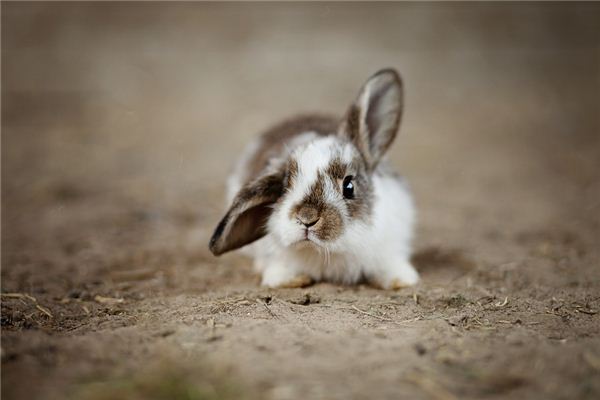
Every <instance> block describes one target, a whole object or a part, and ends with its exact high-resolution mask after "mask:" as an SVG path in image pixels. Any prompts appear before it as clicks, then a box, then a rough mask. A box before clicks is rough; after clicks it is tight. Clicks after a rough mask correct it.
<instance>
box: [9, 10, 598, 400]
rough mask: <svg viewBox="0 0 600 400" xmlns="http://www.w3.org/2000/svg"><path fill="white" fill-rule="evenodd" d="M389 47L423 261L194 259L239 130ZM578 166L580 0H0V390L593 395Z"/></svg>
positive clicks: (334, 108) (121, 394)
mask: <svg viewBox="0 0 600 400" xmlns="http://www.w3.org/2000/svg"><path fill="white" fill-rule="evenodd" d="M386 66H394V67H396V68H398V69H399V70H400V71H401V73H402V75H403V78H404V81H405V85H406V109H405V118H404V121H403V124H402V127H401V134H400V136H399V138H398V140H397V142H396V143H395V145H394V147H393V150H392V154H391V161H392V162H393V164H394V165H395V166H396V167H397V168H398V169H399V170H400V171H401V172H402V173H403V175H405V176H406V178H407V179H408V181H409V182H410V184H411V187H412V190H413V193H414V196H415V199H416V204H417V206H418V210H419V224H418V230H417V238H416V242H415V254H414V262H415V264H416V266H417V268H418V269H419V271H420V272H421V274H422V283H420V284H419V285H418V286H416V287H414V288H409V289H403V290H400V291H382V290H377V289H374V288H370V287H368V286H364V285H363V286H357V287H343V286H336V285H331V284H317V285H315V286H312V287H309V288H305V289H281V290H268V289H264V288H261V287H259V286H258V277H257V276H256V275H255V274H254V273H253V271H252V269H251V266H250V264H251V262H250V260H249V259H247V258H244V257H243V256H241V255H239V254H235V253H234V254H228V255H226V256H223V257H221V258H215V257H213V256H212V255H211V254H210V253H209V251H208V249H207V243H208V239H209V237H210V234H211V233H212V229H213V228H214V226H215V225H216V222H217V221H218V219H219V218H220V216H221V212H222V211H223V209H224V208H225V204H223V191H224V182H225V179H226V176H227V174H228V172H229V170H230V168H231V166H232V162H233V161H234V160H235V158H236V155H237V154H239V152H240V151H241V150H242V149H243V147H244V145H245V144H247V143H248V142H249V141H250V140H251V139H252V138H253V137H254V136H255V135H256V134H257V133H259V132H260V131H261V130H263V129H265V128H266V127H268V125H269V124H271V123H273V122H275V121H277V120H278V119H280V118H283V117H286V116H288V115H290V114H293V113H296V112H300V111H312V110H316V111H331V112H338V113H341V112H343V111H344V110H345V108H346V106H347V105H348V103H349V101H350V100H351V99H352V98H353V97H354V95H355V94H356V91H357V90H358V88H359V86H360V84H361V83H362V82H363V80H364V79H366V77H367V76H369V75H370V74H371V73H373V72H374V71H376V70H377V69H379V68H381V67H386ZM599 171H600V4H598V3H595V4H594V3H587V4H573V3H571V4H554V3H553V4H452V5H445V4H438V3H435V4H413V3H405V4H371V5H364V4H252V3H250V4H166V3H154V4H101V5H98V4H92V3H82V4H59V3H54V4H26V3H18V4H16V3H6V2H2V398H3V399H7V400H8V399H64V398H72V399H94V400H95V399H118V398H127V399H234V398H235V399H237V398H250V399H274V400H277V399H299V398H314V399H362V398H377V399H398V398H407V399H437V400H452V399H475V398H490V399H493V398H514V399H524V398H534V399H550V398H553V399H586V398H587V399H597V398H600V217H599V216H600V173H599Z"/></svg>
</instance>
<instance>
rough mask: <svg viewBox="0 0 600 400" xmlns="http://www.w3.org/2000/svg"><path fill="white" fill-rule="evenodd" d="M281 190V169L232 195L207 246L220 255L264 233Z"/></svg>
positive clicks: (250, 241)
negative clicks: (228, 207)
mask: <svg viewBox="0 0 600 400" xmlns="http://www.w3.org/2000/svg"><path fill="white" fill-rule="evenodd" d="M282 194H283V172H276V173H273V174H270V175H265V176H263V177H260V178H258V179H256V180H254V181H252V182H250V183H248V184H247V185H246V186H244V187H243V188H242V189H241V190H240V191H239V192H238V194H237V195H236V197H235V199H233V204H232V205H231V208H230V209H229V211H227V214H225V216H224V217H223V219H222V220H221V222H219V225H218V226H217V228H216V229H215V232H214V233H213V235H212V238H211V239H210V243H209V245H208V247H209V248H210V251H211V252H212V253H213V254H214V255H215V256H218V255H221V254H223V253H226V252H228V251H230V250H235V249H237V248H240V247H242V246H245V245H247V244H249V243H252V242H254V241H255V240H257V239H260V238H261V237H263V236H264V235H266V233H267V231H266V224H267V220H268V218H269V216H270V215H271V213H272V211H273V208H272V205H273V203H275V202H276V201H277V199H278V198H279V197H280V196H281V195H282Z"/></svg>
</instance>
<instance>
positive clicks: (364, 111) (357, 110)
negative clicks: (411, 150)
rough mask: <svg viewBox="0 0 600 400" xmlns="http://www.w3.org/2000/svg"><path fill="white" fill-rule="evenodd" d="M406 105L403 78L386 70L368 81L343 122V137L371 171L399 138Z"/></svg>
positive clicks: (341, 132) (341, 131) (392, 71)
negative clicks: (397, 135)
mask: <svg viewBox="0 0 600 400" xmlns="http://www.w3.org/2000/svg"><path fill="white" fill-rule="evenodd" d="M402 101H403V90H402V80H401V79H400V75H398V73H397V72H396V71H395V70H393V69H383V70H381V71H379V72H377V73H376V74H375V75H373V76H371V77H370V78H369V80H367V82H366V83H365V85H364V86H363V87H362V89H361V91H360V93H359V95H358V97H357V99H356V100H355V102H354V103H353V104H352V105H351V106H350V109H349V110H348V113H347V115H346V117H345V119H344V121H342V124H341V126H340V134H341V135H343V136H345V137H347V138H348V139H350V140H351V141H352V142H353V143H354V145H355V146H356V147H357V148H358V150H359V151H360V152H361V154H362V156H363V157H364V159H365V161H366V163H367V165H368V166H369V168H370V169H371V170H373V169H374V168H375V167H376V166H377V163H378V162H379V160H380V159H381V157H382V156H383V155H384V154H385V152H386V151H387V149H388V148H389V147H390V145H391V144H392V142H393V141H394V138H395V137H396V133H397V132H398V126H399V125H400V118H401V116H402Z"/></svg>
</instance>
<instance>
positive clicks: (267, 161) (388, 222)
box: [209, 69, 419, 289]
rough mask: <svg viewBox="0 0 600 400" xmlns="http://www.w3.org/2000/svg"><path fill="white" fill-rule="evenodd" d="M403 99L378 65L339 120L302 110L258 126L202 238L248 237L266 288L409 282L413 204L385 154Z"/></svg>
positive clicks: (213, 245)
mask: <svg viewBox="0 0 600 400" xmlns="http://www.w3.org/2000/svg"><path fill="white" fill-rule="evenodd" d="M402 109H403V85H402V80H401V78H400V75H399V74H398V73H397V72H396V71H395V70H394V69H383V70H380V71H379V72H377V73H375V74H374V75H372V76H371V77H370V78H369V79H368V80H367V81H366V83H365V84H364V85H363V87H362V88H361V90H360V92H359V94H358V97H357V98H356V99H355V101H354V102H353V103H352V104H351V105H350V107H349V109H348V111H347V113H346V114H345V116H344V117H343V118H342V119H341V120H340V119H339V118H335V117H331V116H325V115H304V116H299V117H295V118H291V119H289V120H286V121H284V122H282V123H280V124H278V125H276V126H274V127H273V128H271V129H270V130H268V131H266V132H265V133H264V134H263V135H262V136H261V137H260V138H259V139H258V140H257V141H256V142H253V143H251V144H250V146H248V148H247V149H246V152H245V153H244V155H243V157H242V158H241V160H240V161H239V162H238V164H237V166H236V168H235V169H234V172H233V174H232V175H231V177H230V178H229V180H228V182H227V197H228V202H229V204H231V206H230V207H229V209H228V211H227V212H226V214H225V216H224V217H223V219H222V220H221V221H220V222H219V224H218V226H217V228H216V229H215V231H214V234H213V236H212V238H211V239H210V243H209V249H210V250H211V252H212V253H213V254H214V255H215V256H218V255H221V254H223V253H225V252H228V251H231V250H235V249H238V248H241V247H243V246H246V245H249V246H248V247H247V248H248V250H249V253H250V254H251V255H252V256H253V257H254V264H255V268H256V269H257V270H258V272H260V273H262V285H264V286H268V287H273V288H274V287H303V286H308V285H310V284H312V283H315V282H319V281H328V282H334V283H341V284H348V285H349V284H356V283H359V282H364V281H366V282H367V283H370V284H372V285H374V286H376V287H379V288H383V289H399V288H402V287H406V286H410V285H414V284H416V283H417V282H418V281H419V274H418V272H417V271H416V270H415V268H414V267H413V266H412V264H411V262H410V254H411V240H412V236H413V230H414V223H415V206H414V203H413V200H412V197H411V194H410V192H409V189H408V188H407V185H406V183H405V182H404V180H403V179H402V178H400V177H399V176H398V175H397V174H395V173H394V172H393V171H392V170H391V169H390V167H389V166H388V164H387V163H386V162H385V161H384V156H385V153H386V152H387V150H388V149H389V147H390V146H391V144H392V142H393V141H394V139H395V137H396V133H397V131H398V127H399V124H400V119H401V116H402ZM259 239H260V240H259ZM255 241H256V242H255ZM253 242H255V243H253ZM251 243H252V244H251ZM250 244H251V245H250Z"/></svg>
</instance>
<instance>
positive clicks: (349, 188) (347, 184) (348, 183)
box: [342, 175, 354, 199]
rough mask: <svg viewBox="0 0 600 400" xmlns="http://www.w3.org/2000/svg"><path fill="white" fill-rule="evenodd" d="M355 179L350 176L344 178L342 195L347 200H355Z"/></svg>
mask: <svg viewBox="0 0 600 400" xmlns="http://www.w3.org/2000/svg"><path fill="white" fill-rule="evenodd" d="M353 178H354V177H353V176H352V175H348V176H347V177H345V178H344V182H343V183H342V193H343V194H344V197H345V198H347V199H353V198H354V183H353V182H352V179H353Z"/></svg>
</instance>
